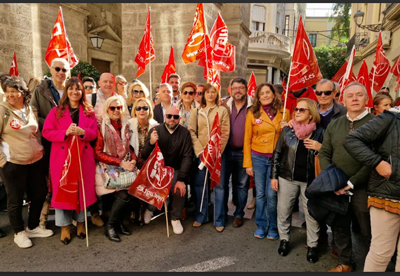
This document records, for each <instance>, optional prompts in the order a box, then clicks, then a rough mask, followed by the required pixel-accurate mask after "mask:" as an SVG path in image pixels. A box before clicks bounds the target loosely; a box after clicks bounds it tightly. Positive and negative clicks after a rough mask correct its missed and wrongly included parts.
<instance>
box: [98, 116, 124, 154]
mask: <svg viewBox="0 0 400 276" xmlns="http://www.w3.org/2000/svg"><path fill="white" fill-rule="evenodd" d="M105 121H106V120H104V118H103V122H102V123H103V124H105V128H104V133H103V137H104V144H105V148H106V152H107V153H108V154H110V155H112V156H114V157H118V158H120V159H123V158H124V157H125V155H126V154H127V153H128V151H129V131H124V133H123V134H122V135H120V134H119V133H118V131H117V130H116V129H115V128H114V126H113V124H112V123H111V122H110V124H107V123H106V122H105ZM110 121H111V120H110ZM125 130H126V129H125Z"/></svg>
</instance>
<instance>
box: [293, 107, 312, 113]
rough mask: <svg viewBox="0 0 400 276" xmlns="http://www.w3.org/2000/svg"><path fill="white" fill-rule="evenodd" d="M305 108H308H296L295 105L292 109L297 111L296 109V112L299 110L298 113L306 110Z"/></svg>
mask: <svg viewBox="0 0 400 276" xmlns="http://www.w3.org/2000/svg"><path fill="white" fill-rule="evenodd" d="M306 110H309V109H307V108H297V107H296V108H295V109H294V112H297V111H298V112H300V113H304V112H306Z"/></svg>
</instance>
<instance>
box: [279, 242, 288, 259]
mask: <svg viewBox="0 0 400 276" xmlns="http://www.w3.org/2000/svg"><path fill="white" fill-rule="evenodd" d="M289 251H290V246H289V242H288V241H287V240H281V243H280V244H279V249H278V253H279V255H281V256H286V255H287V254H289Z"/></svg>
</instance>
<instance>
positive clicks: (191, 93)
mask: <svg viewBox="0 0 400 276" xmlns="http://www.w3.org/2000/svg"><path fill="white" fill-rule="evenodd" d="M182 94H183V95H187V94H189V96H193V95H194V92H193V91H190V92H189V91H185V92H183V93H182Z"/></svg>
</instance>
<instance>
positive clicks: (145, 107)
mask: <svg viewBox="0 0 400 276" xmlns="http://www.w3.org/2000/svg"><path fill="white" fill-rule="evenodd" d="M142 109H143V110H144V111H147V110H149V107H148V106H137V107H135V110H136V111H140V110H142Z"/></svg>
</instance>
